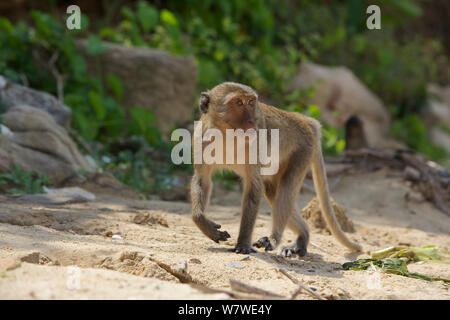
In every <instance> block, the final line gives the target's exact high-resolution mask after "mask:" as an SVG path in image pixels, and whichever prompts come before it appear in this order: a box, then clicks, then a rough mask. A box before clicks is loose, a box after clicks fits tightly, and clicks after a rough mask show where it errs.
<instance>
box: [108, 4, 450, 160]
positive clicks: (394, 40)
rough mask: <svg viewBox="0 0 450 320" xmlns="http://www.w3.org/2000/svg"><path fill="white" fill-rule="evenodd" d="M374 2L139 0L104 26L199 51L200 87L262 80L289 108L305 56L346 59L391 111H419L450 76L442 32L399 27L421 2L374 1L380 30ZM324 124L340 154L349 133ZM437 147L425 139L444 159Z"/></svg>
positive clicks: (334, 61)
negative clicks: (371, 17)
mask: <svg viewBox="0 0 450 320" xmlns="http://www.w3.org/2000/svg"><path fill="white" fill-rule="evenodd" d="M369 4H372V3H369V2H368V1H355V0H348V1H343V2H335V3H330V4H326V5H325V4H323V3H320V2H313V1H305V0H303V1H296V2H292V1H286V0H281V1H276V2H275V1H272V0H268V1H267V0H266V1H265V0H251V1H239V0H231V1H210V0H201V1H195V2H193V1H183V2H180V1H167V5H166V8H164V9H161V10H158V9H156V7H155V6H153V5H151V4H149V3H148V2H144V1H140V2H139V3H138V5H137V9H136V11H133V10H132V9H129V8H126V9H123V10H122V14H123V19H124V20H123V21H122V22H121V23H120V25H119V27H118V28H117V29H116V30H114V32H109V33H108V32H103V33H104V34H105V38H106V39H108V40H112V41H116V42H119V43H125V44H128V45H138V46H148V47H155V48H160V49H164V50H168V51H170V52H173V53H177V54H185V55H192V56H193V57H194V58H195V60H196V61H197V63H198V66H199V84H200V88H199V89H200V90H204V89H206V88H210V87H212V86H214V85H216V84H217V83H219V82H221V81H225V80H233V81H238V82H243V83H247V84H249V85H251V86H253V87H255V88H257V90H258V91H259V92H260V94H261V96H262V97H263V99H264V97H268V98H269V99H270V101H271V102H273V103H274V104H275V105H277V106H280V107H281V108H286V109H291V110H293V109H295V108H292V105H301V104H302V102H301V101H302V96H301V95H300V96H297V99H296V100H295V99H292V93H291V90H290V88H289V84H290V79H291V77H292V75H293V74H294V73H295V71H296V69H297V65H298V63H299V62H301V61H307V60H313V61H315V62H319V63H323V64H327V65H346V66H348V67H349V68H350V69H352V70H353V71H354V72H355V73H356V75H357V76H358V77H359V78H361V79H362V81H363V82H364V83H365V84H366V85H367V86H368V87H369V88H370V89H371V90H373V91H374V92H375V93H377V94H378V95H379V96H380V97H381V98H382V100H383V101H384V102H385V103H386V104H387V105H388V106H389V107H390V108H391V109H394V106H396V107H395V109H396V110H397V114H396V118H398V119H402V118H403V117H404V116H405V115H407V114H409V113H411V112H419V111H420V109H421V107H422V106H423V105H424V102H425V98H426V85H427V83H429V82H431V81H435V82H442V83H446V82H448V81H449V76H450V69H449V64H448V60H447V58H446V57H445V54H444V51H443V48H442V47H441V45H440V43H439V42H438V41H436V40H434V39H423V38H421V37H417V36H406V37H404V38H401V37H398V35H396V34H395V33H396V31H397V30H398V29H399V28H401V27H402V24H401V22H403V23H404V22H405V21H408V20H413V19H415V18H417V17H419V16H420V15H421V9H420V5H419V4H418V1H417V0H406V1H397V0H388V1H378V2H377V1H375V4H378V5H380V6H381V7H382V8H383V14H382V32H377V31H370V30H367V28H366V25H365V17H366V16H367V15H366V12H365V9H366V8H367V6H368V5H369ZM140 12H141V13H140ZM142 12H148V15H149V16H150V15H151V16H152V18H151V19H150V21H151V23H150V24H149V25H145V24H143V22H142V21H141V20H142V19H141V18H139V17H140V16H143V15H144V14H143V13H142ZM156 12H159V16H158V17H159V18H158V19H157V18H156V16H157V14H156ZM275 21H283V22H284V23H281V24H280V23H279V24H276V23H275ZM100 33H102V32H100ZM294 95H295V93H294ZM301 106H302V105H301ZM302 108H303V109H307V108H305V106H302ZM295 111H298V112H302V111H305V110H295ZM324 130H325V131H324V135H323V137H324V139H323V144H324V145H323V149H324V150H325V151H326V152H327V153H332V154H336V153H339V152H340V151H341V150H343V148H344V142H343V132H342V131H341V130H337V129H333V128H329V127H327V126H325V127H324ZM420 139H421V140H423V139H425V135H423V136H422V138H420ZM434 149H435V148H434V147H433V146H429V147H425V145H423V146H422V147H421V151H422V152H426V153H427V154H428V155H430V156H432V157H435V158H436V157H439V155H438V153H439V151H436V150H434Z"/></svg>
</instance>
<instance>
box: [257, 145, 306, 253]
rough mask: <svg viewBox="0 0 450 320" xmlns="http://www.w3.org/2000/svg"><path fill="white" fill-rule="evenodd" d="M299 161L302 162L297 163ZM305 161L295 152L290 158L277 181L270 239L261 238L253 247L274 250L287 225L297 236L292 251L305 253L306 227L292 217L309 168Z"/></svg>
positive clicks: (302, 222) (304, 156)
mask: <svg viewBox="0 0 450 320" xmlns="http://www.w3.org/2000/svg"><path fill="white" fill-rule="evenodd" d="M299 159H300V160H302V161H299ZM307 159H308V155H305V154H304V153H300V152H296V153H294V154H293V155H292V156H291V159H290V160H289V166H288V168H287V170H286V172H285V173H284V174H283V176H282V177H281V179H280V180H279V183H278V187H277V191H276V195H275V198H274V201H273V205H272V221H273V225H272V234H271V236H270V237H262V238H261V239H259V240H258V241H256V242H255V243H254V244H253V245H254V246H255V247H258V248H261V247H264V248H265V251H271V250H274V249H276V248H277V247H278V245H279V244H280V241H281V237H282V235H283V231H284V229H285V228H286V224H287V225H289V226H290V227H291V228H294V230H295V231H296V232H297V233H298V234H299V238H298V244H299V246H298V248H294V249H298V250H297V251H298V252H300V253H303V252H305V253H306V251H305V250H306V249H305V246H306V245H307V243H308V239H309V232H308V226H307V225H306V223H305V222H304V221H303V219H302V218H301V217H300V219H298V218H299V217H297V216H294V215H295V214H296V207H295V200H296V198H297V195H298V192H299V190H300V186H301V184H302V182H303V179H304V178H305V175H306V173H307V170H308V168H309V161H307ZM266 196H267V194H266ZM269 202H270V200H269ZM305 240H306V241H305Z"/></svg>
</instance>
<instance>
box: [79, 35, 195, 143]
mask: <svg viewBox="0 0 450 320" xmlns="http://www.w3.org/2000/svg"><path fill="white" fill-rule="evenodd" d="M76 45H77V48H78V49H79V50H80V51H81V52H83V53H86V51H87V41H86V40H78V41H77V42H76ZM103 45H104V46H106V47H107V48H108V50H107V51H105V52H104V53H102V54H100V56H94V57H93V56H89V55H87V54H85V57H86V59H87V61H88V66H89V68H88V69H89V70H90V72H92V73H94V74H102V76H103V79H105V78H106V76H107V75H108V74H113V75H116V76H117V77H119V78H120V79H121V80H122V83H123V85H124V96H123V100H122V105H123V106H124V108H125V109H126V110H128V111H129V110H130V109H131V108H132V107H134V106H139V107H142V108H144V109H149V110H151V111H153V113H154V114H155V116H156V118H157V119H158V126H159V128H160V129H161V131H162V133H163V134H164V135H166V136H168V133H169V130H170V129H171V128H173V126H175V125H178V124H184V123H186V122H189V121H190V120H191V115H192V106H193V101H194V94H195V89H196V85H197V67H196V65H195V63H194V61H193V60H192V59H191V58H186V57H181V56H175V55H171V54H169V53H167V52H165V51H161V50H155V49H147V48H130V47H126V46H122V45H118V44H112V43H107V42H103ZM97 62H99V63H97ZM99 68H100V69H99Z"/></svg>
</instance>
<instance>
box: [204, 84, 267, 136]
mask: <svg viewBox="0 0 450 320" xmlns="http://www.w3.org/2000/svg"><path fill="white" fill-rule="evenodd" d="M258 108H259V107H258V95H257V94H256V92H255V91H254V90H253V89H252V88H250V87H248V86H246V85H243V84H239V83H234V82H224V83H221V84H219V85H218V86H215V87H214V88H212V89H211V90H209V91H207V92H203V93H202V94H201V98H200V111H201V112H202V113H206V114H208V115H209V116H211V117H212V118H213V119H214V120H219V121H223V122H225V123H226V124H228V126H230V127H231V128H232V129H243V130H247V129H258V127H257V117H258V111H259V110H258Z"/></svg>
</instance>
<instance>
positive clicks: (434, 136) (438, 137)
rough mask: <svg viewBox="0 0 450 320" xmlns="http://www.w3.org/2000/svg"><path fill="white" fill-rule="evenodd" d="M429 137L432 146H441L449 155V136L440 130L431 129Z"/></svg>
mask: <svg viewBox="0 0 450 320" xmlns="http://www.w3.org/2000/svg"><path fill="white" fill-rule="evenodd" d="M429 136H430V140H431V141H432V142H433V144H435V145H437V146H441V147H442V148H444V149H445V150H446V151H447V152H448V153H449V154H450V134H448V133H446V132H444V131H443V130H441V129H440V128H432V129H431V130H430V133H429Z"/></svg>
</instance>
